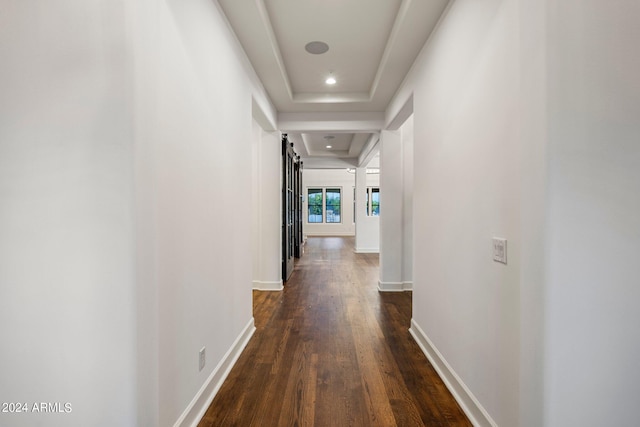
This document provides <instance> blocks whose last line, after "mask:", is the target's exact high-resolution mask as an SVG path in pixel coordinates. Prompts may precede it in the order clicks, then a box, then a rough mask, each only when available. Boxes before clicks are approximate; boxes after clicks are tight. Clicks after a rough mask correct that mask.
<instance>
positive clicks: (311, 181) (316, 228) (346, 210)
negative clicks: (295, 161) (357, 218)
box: [302, 169, 355, 236]
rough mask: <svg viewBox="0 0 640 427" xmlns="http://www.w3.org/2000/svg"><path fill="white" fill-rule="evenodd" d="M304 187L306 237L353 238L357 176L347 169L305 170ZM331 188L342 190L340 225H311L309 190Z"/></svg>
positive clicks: (303, 175)
mask: <svg viewBox="0 0 640 427" xmlns="http://www.w3.org/2000/svg"><path fill="white" fill-rule="evenodd" d="M302 185H303V187H304V203H303V218H304V224H303V233H304V235H305V236H353V235H354V234H355V226H354V223H353V187H354V186H355V175H354V174H352V173H349V172H347V170H346V169H303V170H302ZM321 187H331V188H340V189H341V198H342V213H341V222H340V223H331V224H327V223H322V224H320V223H311V224H309V222H308V220H309V215H308V212H309V210H308V207H307V198H308V191H307V190H308V189H309V188H321Z"/></svg>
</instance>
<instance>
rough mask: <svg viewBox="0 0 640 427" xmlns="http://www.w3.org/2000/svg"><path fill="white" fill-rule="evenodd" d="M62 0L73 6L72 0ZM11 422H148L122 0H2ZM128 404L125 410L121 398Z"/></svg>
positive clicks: (2, 222) (1, 373)
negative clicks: (45, 409) (139, 357)
mask: <svg viewBox="0 0 640 427" xmlns="http://www.w3.org/2000/svg"><path fill="white" fill-rule="evenodd" d="M61 3H62V4H61ZM2 9H3V10H2V13H1V14H0V50H1V51H2V52H3V54H2V56H3V58H2V66H0V93H2V96H0V236H1V237H0V332H1V334H2V350H0V365H1V366H2V368H0V401H1V402H26V403H28V404H29V410H30V411H31V409H32V405H33V404H34V403H39V402H52V403H60V404H62V405H64V404H65V403H70V404H71V405H72V406H71V409H72V412H71V413H69V414H46V413H45V414H39V413H26V414H24V413H22V414H6V413H0V425H6V426H8V425H11V426H33V425H47V426H72V425H76V426H81V425H104V426H108V425H121V426H133V425H135V423H136V404H135V396H136V395H135V393H136V371H135V363H136V351H135V339H136V337H135V332H136V328H135V321H136V318H135V301H136V300H135V286H134V285H135V278H134V263H133V256H134V241H133V236H132V231H133V228H134V219H133V183H132V150H133V139H132V135H133V132H132V121H131V116H130V108H131V106H130V102H129V96H130V94H129V78H130V76H131V73H132V62H131V59H130V58H129V57H128V56H127V55H126V48H127V43H128V40H127V32H126V27H125V22H124V20H123V5H122V4H121V3H118V2H95V1H94V2H77V1H73V2H72V1H66V2H56V4H53V3H47V2H45V3H38V4H34V2H20V1H14V2H3V5H2ZM114 408H118V410H114Z"/></svg>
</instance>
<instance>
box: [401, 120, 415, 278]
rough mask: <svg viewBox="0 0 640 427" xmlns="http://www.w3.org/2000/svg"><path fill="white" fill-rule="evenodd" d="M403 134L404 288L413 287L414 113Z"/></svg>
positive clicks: (405, 124) (405, 125)
mask: <svg viewBox="0 0 640 427" xmlns="http://www.w3.org/2000/svg"><path fill="white" fill-rule="evenodd" d="M400 132H401V135H402V198H403V201H402V288H403V289H412V288H413V215H414V213H413V168H414V166H413V159H414V156H413V115H412V116H410V117H409V118H408V119H407V120H406V121H405V123H404V124H403V125H402V126H401V128H400Z"/></svg>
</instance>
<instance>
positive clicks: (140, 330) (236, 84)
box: [0, 0, 274, 426]
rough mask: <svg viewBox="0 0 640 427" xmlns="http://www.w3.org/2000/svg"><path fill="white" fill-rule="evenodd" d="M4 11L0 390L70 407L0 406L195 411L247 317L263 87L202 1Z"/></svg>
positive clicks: (149, 413)
mask: <svg viewBox="0 0 640 427" xmlns="http://www.w3.org/2000/svg"><path fill="white" fill-rule="evenodd" d="M0 20H1V22H0V31H1V32H2V36H1V37H0V43H1V46H2V47H1V48H2V51H3V55H4V56H3V66H2V67H1V68H0V84H1V85H2V93H3V96H2V97H1V99H0V111H2V114H1V115H0V123H1V125H0V132H1V133H2V135H1V138H0V234H1V235H2V238H1V239H0V255H1V256H0V292H1V293H2V298H0V305H1V307H0V308H1V310H0V318H1V322H0V324H1V325H2V326H0V328H1V329H2V332H3V339H4V341H3V350H2V351H1V352H0V363H1V364H2V366H3V368H2V369H1V370H0V384H2V385H1V386H0V400H2V401H3V402H4V401H6V402H11V401H22V402H60V403H62V404H64V403H66V402H69V403H71V404H72V410H73V412H72V413H70V414H33V413H32V414H20V415H19V416H11V415H6V414H0V424H2V425H12V426H21V425H25V426H27V425H28V426H31V425H53V426H55V425H61V426H62V425H64V426H86V425H92V426H113V425H118V426H134V425H159V426H167V425H174V423H176V421H178V420H185V424H186V423H188V422H191V421H192V420H193V419H194V418H196V417H197V414H198V411H200V410H201V409H203V408H205V407H206V403H207V402H206V400H207V398H208V397H210V393H211V392H212V391H213V387H212V384H215V383H216V381H218V380H220V379H221V378H222V376H223V373H224V369H225V368H226V367H227V366H228V365H229V364H230V363H232V360H230V359H229V357H228V354H227V353H228V352H229V353H231V354H232V355H233V352H234V351H236V352H237V350H238V349H239V348H241V344H242V342H239V341H237V340H238V339H242V338H246V336H247V334H249V333H250V332H251V327H252V324H253V323H252V314H251V282H252V276H251V271H252V267H251V256H250V252H249V248H250V247H251V236H250V230H251V220H252V218H251V209H250V208H251V206H250V203H251V191H252V182H251V173H250V172H249V171H248V170H247V168H248V167H249V166H248V165H247V163H246V158H247V153H248V152H249V150H250V149H251V144H250V141H251V137H252V125H251V120H252V98H253V99H254V101H255V104H257V105H260V106H261V107H262V108H263V109H265V115H266V116H267V117H270V118H271V120H272V121H273V116H274V114H273V111H272V110H271V109H270V105H269V101H268V100H267V99H266V97H265V96H264V91H263V89H262V88H261V87H260V86H259V84H257V83H256V81H257V79H256V78H255V76H254V75H253V74H252V71H251V70H250V67H249V66H248V61H247V60H246V58H244V56H243V53H242V51H241V49H240V48H239V44H238V43H237V41H236V40H235V38H234V37H233V36H232V35H231V33H230V31H229V30H228V27H227V24H226V22H225V21H224V20H223V18H222V17H221V14H220V12H219V11H218V9H217V6H216V4H215V3H214V2H209V1H204V0H203V1H195V2H188V3H185V2H177V1H155V0H154V1H152V0H148V1H139V2H135V3H133V2H132V3H131V4H128V3H127V4H125V3H124V2H107V1H102V0H92V1H82V2H80V1H74V0H63V1H60V2H56V4H55V5H53V4H45V3H42V4H38V5H34V4H32V2H9V3H8V4H4V5H3V13H2V16H1V17H0ZM222 101H223V102H222ZM242 334H245V335H242ZM203 346H206V352H207V363H206V367H205V368H204V370H203V371H202V372H198V350H199V349H200V348H201V347H203ZM219 364H220V366H219V367H220V369H218V370H214V368H216V366H218V365H219ZM201 392H202V393H201Z"/></svg>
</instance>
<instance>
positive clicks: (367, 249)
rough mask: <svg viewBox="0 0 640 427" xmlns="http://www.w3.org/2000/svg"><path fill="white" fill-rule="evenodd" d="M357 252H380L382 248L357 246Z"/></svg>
mask: <svg viewBox="0 0 640 427" xmlns="http://www.w3.org/2000/svg"><path fill="white" fill-rule="evenodd" d="M354 252H355V253H357V254H379V253H380V249H378V248H356V249H355V250H354Z"/></svg>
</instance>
